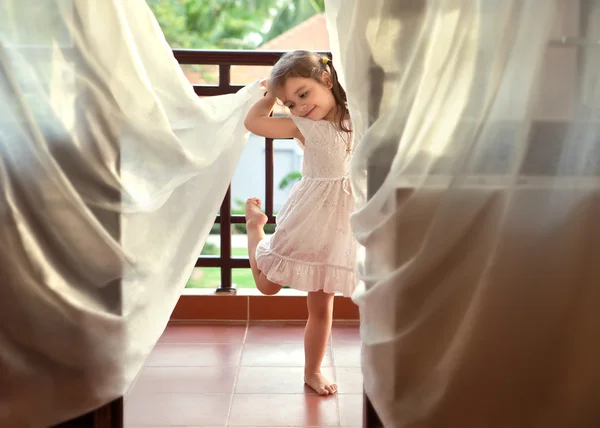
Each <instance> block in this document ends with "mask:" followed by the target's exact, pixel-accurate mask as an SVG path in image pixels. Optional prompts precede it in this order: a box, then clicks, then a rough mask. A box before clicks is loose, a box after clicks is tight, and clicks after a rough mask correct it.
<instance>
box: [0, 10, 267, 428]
mask: <svg viewBox="0 0 600 428" xmlns="http://www.w3.org/2000/svg"><path fill="white" fill-rule="evenodd" d="M261 95H262V93H261V90H260V88H259V86H258V84H257V83H256V84H252V85H249V86H248V87H246V88H244V89H242V90H241V91H240V92H239V93H237V94H235V95H227V96H219V97H211V98H205V99H202V100H200V99H198V97H197V96H196V95H195V93H194V91H193V89H192V87H191V85H190V84H189V83H188V81H187V80H186V78H185V76H184V74H183V72H182V71H181V69H180V67H179V65H178V64H177V62H176V61H175V59H174V58H173V55H172V52H171V50H170V48H169V46H168V45H167V43H166V41H165V39H164V37H163V35H162V32H161V30H160V28H159V26H158V24H157V22H156V20H155V19H154V17H153V15H152V13H151V11H150V10H149V8H148V6H147V5H146V3H145V2H144V1H143V0H128V1H125V2H121V1H116V0H114V1H113V0H110V1H109V0H97V1H87V0H69V1H67V0H44V1H41V2H37V3H36V4H35V5H34V4H31V2H22V1H18V0H7V1H4V2H2V5H0V98H1V99H2V104H0V236H1V242H2V245H0V275H1V278H2V281H1V285H0V385H1V387H0V426H3V427H4V426H6V427H29V426H31V427H40V426H50V425H53V424H56V423H58V422H60V421H63V420H66V419H70V418H72V417H75V416H77V415H79V414H83V413H85V412H87V411H90V410H92V409H94V408H97V407H100V406H101V405H103V404H105V403H107V402H109V401H111V400H113V399H115V398H117V397H119V396H122V395H124V394H125V392H126V391H127V389H128V387H129V386H130V385H131V383H132V381H133V380H134V378H135V376H136V375H137V373H138V371H139V369H140V368H141V366H142V365H143V362H144V360H145V359H146V357H147V356H148V354H149V352H150V351H151V349H152V347H153V346H154V344H155V343H156V341H157V340H158V338H159V336H160V334H161V333H162V331H163V330H164V328H165V326H166V324H167V322H168V319H169V316H170V314H171V312H172V310H173V308H174V307H175V304H176V302H177V300H178V298H179V296H180V294H181V291H182V290H183V288H184V286H185V283H186V282H187V279H188V277H189V275H190V273H191V271H192V269H193V266H194V263H195V260H196V258H197V257H198V256H199V254H200V251H201V248H202V246H203V244H204V241H205V239H206V237H207V236H208V233H209V231H210V228H211V226H212V224H213V222H214V219H215V217H216V215H217V213H218V209H219V206H220V204H221V201H222V199H223V197H224V195H225V192H226V189H227V187H228V185H229V182H230V181H231V178H232V176H233V172H234V170H235V167H236V165H237V163H238V161H239V158H240V155H241V152H242V149H243V147H244V145H245V133H246V130H245V129H244V125H243V121H244V118H245V115H246V112H247V111H248V110H249V108H250V107H251V106H252V105H253V103H254V102H255V101H256V100H258V99H259V98H260V97H261Z"/></svg>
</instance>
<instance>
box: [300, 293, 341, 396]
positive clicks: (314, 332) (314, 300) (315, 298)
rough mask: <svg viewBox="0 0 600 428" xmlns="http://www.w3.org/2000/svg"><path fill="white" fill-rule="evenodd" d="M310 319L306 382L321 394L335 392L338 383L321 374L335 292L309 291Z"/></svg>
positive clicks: (305, 334) (306, 341)
mask: <svg viewBox="0 0 600 428" xmlns="http://www.w3.org/2000/svg"><path fill="white" fill-rule="evenodd" d="M307 306H308V321H307V322H306V330H305V332H304V359H305V365H304V382H306V384H307V385H308V386H310V387H311V388H312V389H314V390H315V391H316V392H317V393H318V394H319V395H329V394H335V393H336V392H337V385H336V384H335V383H333V382H331V381H330V380H329V379H327V378H325V377H324V376H323V375H322V374H321V363H322V362H323V357H325V351H326V349H327V342H328V340H329V334H330V333H331V322H332V317H333V294H329V293H324V292H323V291H315V292H310V293H308V298H307Z"/></svg>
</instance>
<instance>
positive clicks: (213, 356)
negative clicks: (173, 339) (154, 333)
mask: <svg viewBox="0 0 600 428" xmlns="http://www.w3.org/2000/svg"><path fill="white" fill-rule="evenodd" d="M241 352H242V345H238V344H233V343H220V344H179V343H159V344H157V345H156V346H155V347H154V350H153V351H152V353H151V354H150V357H149V358H148V360H147V361H146V366H147V367H155V366H188V367H190V366H198V367H199V366H236V365H238V363H239V358H240V354H241Z"/></svg>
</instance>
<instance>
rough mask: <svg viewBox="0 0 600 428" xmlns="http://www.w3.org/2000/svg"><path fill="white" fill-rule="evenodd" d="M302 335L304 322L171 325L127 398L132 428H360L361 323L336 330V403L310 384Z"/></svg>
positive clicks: (331, 355)
mask: <svg viewBox="0 0 600 428" xmlns="http://www.w3.org/2000/svg"><path fill="white" fill-rule="evenodd" d="M303 335H304V326H303V325H301V324H297V323H296V324H285V323H271V324H269V323H261V324H250V326H248V327H247V328H246V327H245V326H241V325H224V324H213V325H209V324H190V325H171V326H169V327H168V328H167V330H166V331H165V333H164V335H163V337H162V338H161V340H160V341H159V343H158V344H157V345H156V347H155V349H154V351H153V352H152V354H151V356H150V357H149V358H148V361H147V362H146V366H145V367H144V369H143V370H142V372H141V373H140V375H139V377H138V379H137V381H136V384H135V385H134V386H133V388H132V390H131V392H130V393H129V394H128V395H127V397H126V399H125V414H126V418H125V419H126V425H125V426H126V428H149V427H153V428H170V427H176V426H185V427H186V428H225V427H244V428H258V427H261V428H269V427H270V428H281V427H293V428H300V427H309V426H310V427H319V428H320V427H323V428H324V427H330V426H336V427H344V428H357V427H360V426H361V425H362V419H361V418H362V374H361V370H360V340H359V337H358V325H348V324H340V325H335V326H334V328H333V329H332V335H331V344H330V345H329V346H328V350H327V355H326V357H325V361H324V363H323V366H324V369H323V371H324V373H325V374H326V375H327V376H329V377H331V378H332V379H335V380H336V381H337V383H338V385H339V394H337V395H335V396H330V397H319V396H317V395H316V394H315V393H314V392H313V391H312V390H310V389H309V388H307V387H305V386H304V383H303V365H304V349H303V343H302V342H303ZM334 363H335V365H334ZM232 393H233V395H232Z"/></svg>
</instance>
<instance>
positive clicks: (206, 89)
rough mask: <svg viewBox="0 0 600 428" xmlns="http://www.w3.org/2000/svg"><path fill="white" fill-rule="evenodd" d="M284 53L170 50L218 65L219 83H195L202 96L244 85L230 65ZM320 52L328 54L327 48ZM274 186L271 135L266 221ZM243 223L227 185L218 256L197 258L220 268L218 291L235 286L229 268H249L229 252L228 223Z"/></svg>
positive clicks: (259, 62) (265, 62)
mask: <svg viewBox="0 0 600 428" xmlns="http://www.w3.org/2000/svg"><path fill="white" fill-rule="evenodd" d="M284 53H285V52H284V51H242V50H235V51H225V50H220V51H208V50H179V49H175V50H173V54H174V55H175V58H176V59H177V61H178V62H179V64H180V65H217V66H218V67H219V83H218V85H194V90H195V92H196V94H198V96H203V97H205V96H216V95H225V94H232V93H235V92H237V91H239V90H240V89H241V88H243V85H236V84H232V83H231V67H232V66H256V67H259V66H273V65H275V63H276V62H277V61H278V60H279V58H281V56H282V55H283V54H284ZM319 53H320V54H322V55H328V56H330V55H331V54H330V53H329V52H319ZM273 186H274V182H273V139H271V138H265V201H264V207H265V214H266V215H267V219H268V220H267V223H268V224H274V223H275V215H274V214H273ZM245 223H246V218H245V217H244V216H243V215H232V214H231V185H230V186H229V188H228V189H227V193H226V194H225V199H223V203H222V204H221V209H220V215H218V216H217V218H216V220H215V224H219V225H220V243H221V251H220V255H219V256H218V257H217V256H200V257H199V258H198V260H197V261H196V267H199V268H220V270H221V283H220V285H219V287H218V288H217V292H222V293H233V292H235V287H234V286H233V284H232V270H233V269H248V268H250V261H249V260H248V259H247V258H237V257H236V258H232V256H231V225H232V224H245Z"/></svg>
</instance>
